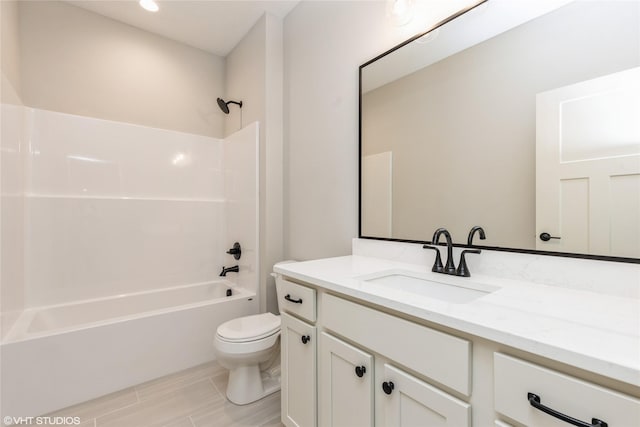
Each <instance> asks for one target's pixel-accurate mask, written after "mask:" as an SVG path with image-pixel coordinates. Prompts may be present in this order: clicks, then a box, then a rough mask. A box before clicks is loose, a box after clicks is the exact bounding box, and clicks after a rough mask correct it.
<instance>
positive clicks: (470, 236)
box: [467, 225, 487, 246]
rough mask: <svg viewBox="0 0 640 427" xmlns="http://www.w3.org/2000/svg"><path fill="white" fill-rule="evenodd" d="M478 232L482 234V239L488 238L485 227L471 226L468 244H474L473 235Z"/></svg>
mask: <svg viewBox="0 0 640 427" xmlns="http://www.w3.org/2000/svg"><path fill="white" fill-rule="evenodd" d="M476 233H478V234H479V235H480V240H485V239H486V238H487V236H486V234H484V228H482V227H480V226H478V225H476V226H475V227H472V228H471V231H469V237H467V245H469V246H472V245H473V236H474V235H475V234H476Z"/></svg>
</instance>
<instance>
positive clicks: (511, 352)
mask: <svg viewBox="0 0 640 427" xmlns="http://www.w3.org/2000/svg"><path fill="white" fill-rule="evenodd" d="M279 282H280V285H279V286H282V284H285V286H286V287H287V288H286V289H287V290H288V292H287V293H285V294H281V295H282V296H283V297H284V296H286V295H289V297H290V299H294V300H299V299H302V301H303V302H302V304H307V303H308V304H313V306H311V305H308V306H307V307H301V304H300V303H292V302H291V301H289V303H290V305H288V304H284V305H281V309H282V422H283V423H284V424H285V425H286V426H288V427H291V426H299V427H316V426H319V427H360V426H369V427H373V426H375V427H403V426H429V427H432V426H435V427H437V426H442V427H444V426H455V427H471V426H478V427H480V426H491V425H493V426H496V427H511V426H518V427H523V426H530V427H539V426H544V427H546V426H558V427H563V426H569V425H571V424H569V423H567V422H565V421H561V420H559V419H557V418H554V417H552V416H550V415H549V414H548V413H545V412H543V411H541V410H539V409H537V408H535V407H533V406H532V405H531V403H530V401H529V399H530V397H529V395H528V394H529V393H534V394H535V395H536V396H538V399H539V400H540V403H541V404H542V405H545V406H548V407H550V408H552V409H553V410H556V411H558V412H562V413H564V414H566V415H568V416H570V417H573V418H577V419H579V420H582V421H584V422H585V423H586V424H584V425H585V426H588V425H592V424H593V422H592V418H595V419H599V420H602V421H604V422H605V423H607V426H608V427H615V426H624V427H626V426H640V399H638V396H640V390H638V389H637V388H636V387H630V386H629V385H625V384H620V383H616V382H615V381H610V380H609V379H608V378H603V377H599V376H598V375H595V374H590V373H588V372H582V371H580V370H574V369H572V368H570V367H566V365H565V367H566V370H571V371H572V372H574V374H575V373H581V372H582V374H584V376H585V378H576V377H574V376H570V375H567V374H565V373H563V372H561V370H562V369H564V368H563V365H561V364H559V363H555V362H554V361H552V360H549V359H544V358H542V357H540V356H536V355H535V354H530V353H524V352H522V351H520V350H516V349H514V348H512V347H509V346H508V345H506V344H501V343H497V342H492V341H488V340H486V339H483V338H479V337H475V336H471V335H469V334H464V333H462V332H460V334H459V335H458V334H456V330H455V329H451V328H450V329H445V330H439V329H440V328H438V326H437V325H434V324H432V323H431V322H428V321H426V320H425V321H422V320H421V319H416V318H414V317H410V316H409V315H406V314H402V313H400V312H396V311H393V310H392V309H389V308H386V307H381V306H378V305H373V304H371V303H368V302H365V301H361V300H359V299H355V298H353V297H351V298H349V297H346V296H343V295H342V294H338V293H333V292H332V291H327V290H324V289H323V288H322V287H317V288H313V287H312V285H309V286H308V287H307V286H303V285H301V284H298V283H295V282H293V281H288V280H286V279H283V278H280V279H279ZM281 289H282V288H279V291H280V290H281ZM301 295H302V297H301ZM305 295H306V296H305ZM285 301H286V300H285ZM282 302H284V301H282ZM432 326H433V327H432ZM434 327H435V328H438V329H434ZM443 329H444V328H443ZM305 336H306V337H308V338H307V339H305V340H306V343H303V341H305V340H303V337H305ZM472 347H473V353H472ZM516 356H518V357H516ZM520 357H523V358H526V359H529V360H523V359H522V358H520ZM316 358H317V361H316ZM544 365H548V366H544ZM549 365H550V366H551V367H553V368H554V369H551V367H549ZM598 383H601V384H598ZM603 385H606V387H605V386H603ZM608 387H611V388H608ZM612 388H619V390H618V391H616V390H613V389H612ZM624 393H630V394H624ZM593 425H594V426H597V425H598V424H593ZM601 426H602V427H604V424H601Z"/></svg>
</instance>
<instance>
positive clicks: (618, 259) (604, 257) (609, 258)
mask: <svg viewBox="0 0 640 427" xmlns="http://www.w3.org/2000/svg"><path fill="white" fill-rule="evenodd" d="M488 1H489V0H481V1H479V2H478V3H475V4H473V5H471V6H469V7H466V8H464V9H462V10H460V11H458V12H456V13H454V14H453V15H451V16H449V17H448V18H446V19H444V20H442V21H440V22H438V23H437V24H435V25H434V26H433V27H432V28H430V29H429V30H427V31H425V32H423V33H420V34H417V35H415V36H413V37H411V38H409V39H407V40H405V41H403V42H402V43H400V44H398V45H397V46H394V47H392V48H391V49H389V50H387V51H386V52H384V53H382V54H380V55H378V56H376V57H375V58H373V59H370V60H369V61H367V62H365V63H364V64H362V65H360V67H359V68H358V238H360V239H369V240H382V241H389V242H404V243H416V244H431V242H430V241H427V240H410V239H395V238H388V237H373V236H363V235H362V69H363V68H364V67H366V66H367V65H369V64H371V63H373V62H375V61H377V60H379V59H381V58H383V57H385V56H387V55H389V54H390V53H392V52H395V51H396V50H398V49H400V48H401V47H403V46H405V45H407V44H409V43H411V42H413V41H414V40H416V39H419V38H420V37H423V36H425V35H426V34H428V33H430V32H431V31H434V30H436V29H438V28H440V27H441V26H443V25H445V24H447V23H448V22H450V21H452V20H454V19H456V18H458V17H459V16H462V15H464V14H465V13H467V12H469V11H471V10H472V9H474V8H476V7H478V6H480V5H482V4H483V3H486V2H488ZM453 246H455V247H461V248H468V247H473V248H478V249H486V250H492V251H502V252H515V253H522V254H532V255H547V256H557V257H565V258H582V259H589V260H597V261H613V262H623V263H630V264H640V258H627V257H616V256H608V255H590V254H578V253H571V252H551V251H540V250H535V249H520V248H506V247H500V246H481V245H471V246H470V245H467V244H461V243H454V244H453Z"/></svg>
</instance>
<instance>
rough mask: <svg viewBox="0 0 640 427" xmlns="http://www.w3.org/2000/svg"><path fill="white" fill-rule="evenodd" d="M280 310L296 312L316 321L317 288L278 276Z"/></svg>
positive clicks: (277, 286) (311, 320)
mask: <svg viewBox="0 0 640 427" xmlns="http://www.w3.org/2000/svg"><path fill="white" fill-rule="evenodd" d="M276 288H277V290H278V303H279V304H280V310H281V311H286V312H288V313H291V314H295V315H296V316H298V317H301V318H303V319H306V320H308V321H310V322H315V321H316V290H315V289H312V288H308V287H306V286H302V285H299V284H297V283H293V282H290V281H288V280H287V279H284V278H282V277H278V278H276Z"/></svg>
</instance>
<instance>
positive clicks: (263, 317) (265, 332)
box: [217, 313, 280, 342]
mask: <svg viewBox="0 0 640 427" xmlns="http://www.w3.org/2000/svg"><path fill="white" fill-rule="evenodd" d="M279 330H280V316H276V315H275V314H273V313H262V314H254V315H253V316H245V317H239V318H237V319H233V320H229V321H228V322H224V323H223V324H222V325H220V326H219V327H218V331H217V333H218V336H219V337H220V338H222V339H224V340H225V341H232V342H246V341H255V340H259V339H261V338H265V337H268V336H270V335H273V334H274V333H276V332H278V331H279Z"/></svg>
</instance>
